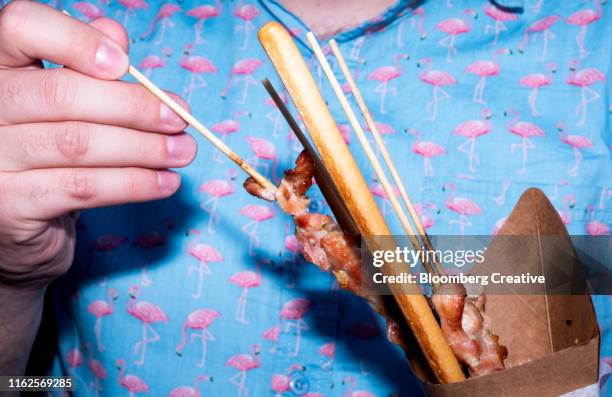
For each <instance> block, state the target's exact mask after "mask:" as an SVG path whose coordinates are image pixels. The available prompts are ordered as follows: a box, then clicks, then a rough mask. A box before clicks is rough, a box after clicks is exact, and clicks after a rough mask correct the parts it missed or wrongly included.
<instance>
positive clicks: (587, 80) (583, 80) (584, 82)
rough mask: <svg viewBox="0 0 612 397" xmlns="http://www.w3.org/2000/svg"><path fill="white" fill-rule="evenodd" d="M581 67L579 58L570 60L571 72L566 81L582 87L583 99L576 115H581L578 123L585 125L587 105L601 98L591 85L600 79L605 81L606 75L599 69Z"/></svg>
mask: <svg viewBox="0 0 612 397" xmlns="http://www.w3.org/2000/svg"><path fill="white" fill-rule="evenodd" d="M579 67H580V62H579V61H578V60H576V59H573V60H572V61H570V66H569V70H570V72H571V74H570V75H569V77H568V78H567V80H566V82H567V84H569V85H573V86H576V87H580V93H581V100H580V103H579V104H578V105H577V106H576V115H577V116H578V115H580V119H579V120H578V122H577V123H576V125H584V123H585V122H586V111H587V105H588V104H589V103H591V102H594V101H596V100H598V99H599V98H600V95H599V94H598V93H597V92H596V91H594V90H592V89H591V88H589V87H590V86H592V85H593V84H595V83H597V82H598V81H605V80H606V76H605V75H604V74H603V73H602V72H601V71H599V70H598V69H595V68H587V69H581V70H577V69H578V68H579ZM587 95H589V96H587Z"/></svg>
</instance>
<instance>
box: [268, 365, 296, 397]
mask: <svg viewBox="0 0 612 397" xmlns="http://www.w3.org/2000/svg"><path fill="white" fill-rule="evenodd" d="M295 371H304V366H303V365H298V364H293V365H291V366H290V367H289V369H287V374H272V384H271V387H272V391H274V392H275V393H276V394H275V396H276V397H281V396H282V395H283V393H284V392H286V391H290V390H291V374H292V373H293V372H295Z"/></svg>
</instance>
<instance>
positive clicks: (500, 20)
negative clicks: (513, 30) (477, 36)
mask: <svg viewBox="0 0 612 397" xmlns="http://www.w3.org/2000/svg"><path fill="white" fill-rule="evenodd" d="M483 10H484V13H485V14H486V15H487V16H488V17H490V18H491V19H493V20H494V21H495V25H493V26H491V25H489V24H486V25H485V29H484V32H485V34H486V33H488V32H489V31H491V30H493V31H495V38H494V39H493V42H492V43H491V44H492V45H493V46H495V45H497V40H498V39H499V33H500V32H504V31H506V30H508V28H507V27H506V25H504V22H509V21H516V20H518V15H516V14H514V13H511V12H506V11H503V10H501V9H499V8H497V7H496V6H494V5H493V4H490V3H486V4H485V5H484V8H483Z"/></svg>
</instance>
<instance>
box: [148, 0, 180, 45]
mask: <svg viewBox="0 0 612 397" xmlns="http://www.w3.org/2000/svg"><path fill="white" fill-rule="evenodd" d="M179 11H182V9H181V7H179V6H178V5H176V4H173V3H166V4H164V5H162V6H161V8H160V9H159V12H158V13H157V15H156V16H155V18H153V21H151V24H150V25H149V28H148V29H147V31H146V32H144V33H143V34H141V35H140V38H141V39H143V40H144V39H146V38H147V37H149V35H150V34H151V33H153V31H154V30H155V27H156V26H157V24H158V23H161V32H160V34H159V37H158V38H157V40H155V44H161V43H163V41H164V35H165V33H166V28H168V27H174V22H172V19H171V18H172V16H173V15H174V14H176V13H177V12H179Z"/></svg>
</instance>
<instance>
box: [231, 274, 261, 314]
mask: <svg viewBox="0 0 612 397" xmlns="http://www.w3.org/2000/svg"><path fill="white" fill-rule="evenodd" d="M229 281H230V283H232V284H236V285H237V286H239V287H240V288H242V292H241V293H240V297H239V298H238V303H237V304H236V320H237V321H238V322H240V323H242V324H248V323H249V322H248V321H247V319H246V305H247V296H248V294H249V290H250V289H251V288H256V287H259V286H260V285H261V272H260V271H259V263H257V266H256V268H255V271H254V272H253V271H251V270H243V271H240V272H238V273H235V274H234V275H233V276H232V277H230V279H229Z"/></svg>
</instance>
